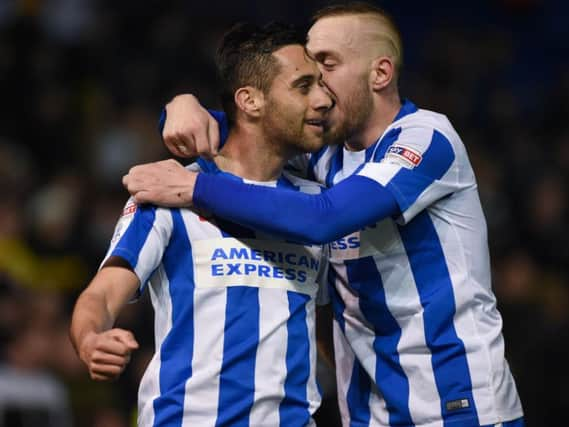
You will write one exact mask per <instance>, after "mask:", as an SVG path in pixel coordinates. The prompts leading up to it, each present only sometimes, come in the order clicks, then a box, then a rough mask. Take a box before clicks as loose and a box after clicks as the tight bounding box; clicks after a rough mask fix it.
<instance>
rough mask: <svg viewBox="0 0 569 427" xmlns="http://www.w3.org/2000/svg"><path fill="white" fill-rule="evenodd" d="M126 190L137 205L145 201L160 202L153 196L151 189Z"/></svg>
mask: <svg viewBox="0 0 569 427" xmlns="http://www.w3.org/2000/svg"><path fill="white" fill-rule="evenodd" d="M128 191H129V193H130V194H131V196H132V198H133V199H134V201H135V203H136V204H137V205H144V204H146V203H154V204H160V203H159V200H158V198H156V197H154V195H153V193H152V192H151V191H147V190H136V191H135V190H132V191H131V189H130V188H129V189H128Z"/></svg>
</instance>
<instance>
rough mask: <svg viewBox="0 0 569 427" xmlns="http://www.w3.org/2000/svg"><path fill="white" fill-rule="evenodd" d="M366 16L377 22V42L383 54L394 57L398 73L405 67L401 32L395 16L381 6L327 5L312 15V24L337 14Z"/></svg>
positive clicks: (360, 4) (361, 4)
mask: <svg viewBox="0 0 569 427" xmlns="http://www.w3.org/2000/svg"><path fill="white" fill-rule="evenodd" d="M352 15H353V16H364V17H370V18H372V19H374V20H375V21H376V23H377V26H376V30H377V43H378V45H379V47H380V50H381V51H382V53H383V54H385V55H387V56H389V57H391V58H392V60H393V63H394V65H395V71H396V74H397V75H400V74H401V69H402V67H403V43H402V41H401V33H400V32H399V29H398V28H397V25H396V24H395V21H394V20H393V18H392V17H391V16H390V15H389V14H388V13H387V12H385V11H384V10H383V9H381V8H380V7H377V6H374V5H372V4H369V3H365V2H351V3H346V4H336V5H331V6H326V7H324V8H322V9H320V10H318V11H317V12H316V13H315V14H314V15H313V16H312V25H314V24H315V23H316V22H317V21H319V20H321V19H323V18H330V17H335V16H352Z"/></svg>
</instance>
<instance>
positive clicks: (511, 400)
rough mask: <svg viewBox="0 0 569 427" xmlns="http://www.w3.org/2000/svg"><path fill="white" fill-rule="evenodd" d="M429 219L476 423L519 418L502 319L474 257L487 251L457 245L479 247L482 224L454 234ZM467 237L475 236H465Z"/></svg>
mask: <svg viewBox="0 0 569 427" xmlns="http://www.w3.org/2000/svg"><path fill="white" fill-rule="evenodd" d="M457 202H458V201H457ZM461 203H464V201H462V202H461ZM475 209H476V207H475V206H473V207H471V209H468V211H469V212H471V213H472V214H473V218H482V219H483V215H482V213H481V212H480V213H479V214H478V215H476V214H475ZM478 209H479V208H478ZM429 214H430V215H429V216H430V218H431V220H432V221H433V224H434V226H435V229H436V230H437V234H438V235H439V237H440V239H441V241H443V239H444V245H441V247H442V249H443V252H444V254H445V259H446V264H447V267H448V269H449V274H450V277H451V281H452V286H453V293H454V298H455V306H456V308H457V309H456V312H455V315H454V319H453V320H454V327H455V330H456V333H457V335H458V337H459V338H460V339H461V340H462V342H463V343H464V348H465V351H466V358H467V361H468V368H469V373H470V379H471V382H472V395H473V398H474V403H475V405H476V409H477V412H478V418H479V420H480V423H481V424H492V423H494V422H496V420H499V419H508V418H509V417H512V418H517V417H521V416H522V410H521V404H520V402H519V398H518V394H517V391H516V388H515V383H514V380H513V379H512V375H511V373H510V369H509V367H508V366H507V362H506V361H505V359H504V340H503V337H502V334H501V327H502V319H501V317H500V314H499V313H498V311H497V309H496V299H495V297H494V295H493V293H492V292H491V290H490V289H488V284H489V283H490V275H489V272H490V266H489V260H488V258H487V257H483V256H481V255H480V254H484V253H486V254H487V253H488V250H487V249H486V248H483V249H479V250H476V249H475V250H476V253H468V254H467V253H464V248H465V247H466V246H465V245H464V244H463V240H465V239H469V240H470V241H471V242H475V241H477V240H478V241H482V242H485V239H484V238H481V237H480V236H478V233H480V230H485V229H486V225H485V224H484V223H483V222H482V223H478V224H477V223H473V224H471V225H470V226H469V227H464V226H463V227H461V228H460V229H459V228H458V227H457V226H456V225H455V224H450V225H449V224H448V223H447V222H445V221H442V220H441V219H440V218H439V216H438V215H436V212H434V213H433V212H429ZM464 221H466V219H464ZM463 225H466V223H464V224H463ZM469 233H470V234H476V235H475V236H472V235H468V234H469ZM470 246H472V245H470ZM464 266H469V267H468V268H464ZM468 273H470V274H468ZM478 305H480V306H483V307H485V309H484V310H483V316H484V318H482V317H480V316H481V315H480V314H479V315H478V318H477V317H476V313H479V312H482V310H480V309H479V308H478V307H477V306H478ZM498 408H500V409H498Z"/></svg>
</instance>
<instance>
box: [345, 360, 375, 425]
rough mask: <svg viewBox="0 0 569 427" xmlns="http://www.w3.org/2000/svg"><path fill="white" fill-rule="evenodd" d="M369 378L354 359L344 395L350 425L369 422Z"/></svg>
mask: <svg viewBox="0 0 569 427" xmlns="http://www.w3.org/2000/svg"><path fill="white" fill-rule="evenodd" d="M370 391H371V380H370V378H369V375H368V373H367V372H366V371H365V369H364V368H363V366H362V365H361V363H360V362H359V360H358V359H354V366H353V369H352V375H351V376H350V386H349V387H348V392H347V394H348V395H347V396H346V403H347V405H348V411H349V413H350V427H361V426H364V425H366V426H367V425H368V424H369V420H370V418H371V412H370V408H369V394H370Z"/></svg>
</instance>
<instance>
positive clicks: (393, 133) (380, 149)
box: [373, 127, 402, 162]
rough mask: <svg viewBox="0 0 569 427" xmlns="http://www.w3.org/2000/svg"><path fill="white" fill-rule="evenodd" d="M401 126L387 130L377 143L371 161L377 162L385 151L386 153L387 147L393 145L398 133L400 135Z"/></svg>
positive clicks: (383, 155)
mask: <svg viewBox="0 0 569 427" xmlns="http://www.w3.org/2000/svg"><path fill="white" fill-rule="evenodd" d="M401 130H402V128H400V127H398V128H393V129H391V130H390V131H389V132H387V133H386V134H385V136H384V137H383V138H381V141H379V143H378V144H377V145H378V146H377V150H376V151H375V153H374V154H373V161H374V162H379V161H380V160H381V159H383V158H384V157H385V153H387V149H388V148H389V147H391V146H392V145H393V143H394V142H395V141H397V140H398V139H399V135H401Z"/></svg>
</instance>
